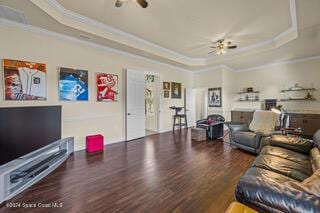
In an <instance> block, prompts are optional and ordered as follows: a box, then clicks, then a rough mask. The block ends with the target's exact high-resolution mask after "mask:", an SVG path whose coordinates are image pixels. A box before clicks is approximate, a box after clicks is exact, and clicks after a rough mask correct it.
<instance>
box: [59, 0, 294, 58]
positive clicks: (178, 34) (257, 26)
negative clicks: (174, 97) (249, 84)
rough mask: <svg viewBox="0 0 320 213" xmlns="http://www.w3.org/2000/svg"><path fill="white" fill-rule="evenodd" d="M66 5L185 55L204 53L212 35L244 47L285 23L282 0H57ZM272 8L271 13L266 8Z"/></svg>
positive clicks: (286, 11) (288, 19)
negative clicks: (144, 3) (118, 3)
mask: <svg viewBox="0 0 320 213" xmlns="http://www.w3.org/2000/svg"><path fill="white" fill-rule="evenodd" d="M58 2H59V3H60V4H61V5H62V6H63V7H64V8H66V9H68V10H71V11H73V12H76V13H78V14H80V15H82V16H86V17H89V18H91V19H94V20H97V21H99V22H102V23H104V24H106V25H109V26H112V27H114V28H116V29H120V30H122V31H124V32H127V33H130V34H132V35H135V36H138V37H139V38H142V39H144V40H147V41H150V42H152V43H155V44H157V45H160V46H162V47H164V48H167V49H171V50H173V51H176V52H178V53H180V54H183V55H185V56H188V57H191V58H206V57H207V53H208V52H209V50H210V49H209V48H208V47H209V46H210V43H211V42H212V41H216V40H218V39H221V38H229V39H231V40H233V41H234V43H237V44H238V45H239V47H240V48H241V47H246V46H248V45H252V44H255V43H259V42H261V41H265V40H268V39H271V38H274V37H276V36H277V35H279V34H280V33H282V32H284V31H286V30H287V29H288V28H290V27H291V16H290V8H289V6H290V5H289V3H288V1H287V0H260V1H257V0H240V1H239V0H237V1H234V0H201V1H199V0H198V1H195V0H160V1H159V0H149V7H148V8H147V9H142V8H141V7H139V6H138V5H137V4H132V3H128V4H125V5H124V6H123V7H121V8H115V7H114V1H113V0H95V1H88V0H77V1H76V3H75V1H74V0H58ZM270 12H272V15H271V14H270Z"/></svg>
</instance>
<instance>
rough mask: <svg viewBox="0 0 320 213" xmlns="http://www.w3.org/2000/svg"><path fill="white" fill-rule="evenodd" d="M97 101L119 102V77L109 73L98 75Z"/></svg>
mask: <svg viewBox="0 0 320 213" xmlns="http://www.w3.org/2000/svg"><path fill="white" fill-rule="evenodd" d="M96 82H97V101H99V102H115V101H118V75H114V74H108V73H97V75H96Z"/></svg>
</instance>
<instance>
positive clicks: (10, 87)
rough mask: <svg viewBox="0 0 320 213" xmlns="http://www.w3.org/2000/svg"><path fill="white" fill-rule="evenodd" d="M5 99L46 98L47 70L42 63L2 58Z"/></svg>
mask: <svg viewBox="0 0 320 213" xmlns="http://www.w3.org/2000/svg"><path fill="white" fill-rule="evenodd" d="M3 73H4V75H3V77H4V91H5V100H17V101H21V100H47V71H46V65H45V64H42V63H36V62H29V61H19V60H11V59H4V60H3Z"/></svg>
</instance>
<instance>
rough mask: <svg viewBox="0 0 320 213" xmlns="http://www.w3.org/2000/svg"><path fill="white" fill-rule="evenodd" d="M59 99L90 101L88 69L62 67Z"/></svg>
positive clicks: (60, 70)
mask: <svg viewBox="0 0 320 213" xmlns="http://www.w3.org/2000/svg"><path fill="white" fill-rule="evenodd" d="M59 99H60V101H88V100H89V86H88V71H87V70H80V69H72V68H65V67H60V69H59Z"/></svg>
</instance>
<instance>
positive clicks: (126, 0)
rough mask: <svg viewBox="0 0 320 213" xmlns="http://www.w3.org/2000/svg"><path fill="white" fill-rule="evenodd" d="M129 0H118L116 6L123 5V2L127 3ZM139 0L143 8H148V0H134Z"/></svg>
mask: <svg viewBox="0 0 320 213" xmlns="http://www.w3.org/2000/svg"><path fill="white" fill-rule="evenodd" d="M128 1H129V0H117V1H116V4H115V5H116V7H121V6H122V5H123V3H127V2H128ZM134 1H135V2H137V3H138V4H139V5H140V6H141V7H142V8H147V7H148V2H147V1H146V0H134Z"/></svg>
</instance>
